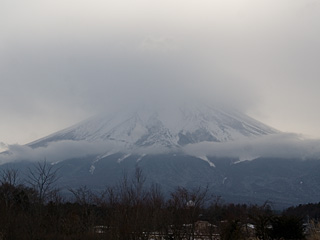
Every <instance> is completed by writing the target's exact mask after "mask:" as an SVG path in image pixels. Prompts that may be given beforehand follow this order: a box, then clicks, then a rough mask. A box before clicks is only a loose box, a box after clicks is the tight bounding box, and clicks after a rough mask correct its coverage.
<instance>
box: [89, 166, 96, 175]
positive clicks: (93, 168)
mask: <svg viewBox="0 0 320 240" xmlns="http://www.w3.org/2000/svg"><path fill="white" fill-rule="evenodd" d="M94 170H96V167H95V166H94V165H91V166H90V169H89V172H90V173H91V175H93V173H94Z"/></svg>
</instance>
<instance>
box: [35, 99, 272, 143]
mask: <svg viewBox="0 0 320 240" xmlns="http://www.w3.org/2000/svg"><path fill="white" fill-rule="evenodd" d="M276 132H277V131H276V130H274V129H272V128H270V127H268V126H266V125H264V124H262V123H260V122H258V121H256V120H254V119H252V118H250V117H248V116H246V115H244V114H241V113H239V112H236V111H229V110H228V111H227V110H225V109H220V108H217V107H213V106H208V105H204V104H195V103H191V104H182V105H180V106H178V107H176V106H173V105H172V106H167V107H162V108H156V107H150V106H148V107H147V106H143V107H139V108H136V109H129V110H122V111H118V112H113V113H107V114H106V113H104V114H100V115H98V116H95V117H92V118H90V119H88V120H86V121H84V122H81V123H79V124H77V125H74V126H72V127H70V128H67V129H65V130H62V131H60V132H57V133H55V134H52V135H50V136H48V137H46V138H43V139H40V140H38V141H36V142H33V143H31V144H30V145H31V146H39V145H45V144H46V143H48V142H53V141H59V140H75V141H80V140H85V141H89V142H95V141H100V142H101V141H106V142H107V141H112V142H113V143H119V144H121V145H123V146H125V147H126V148H129V149H137V148H142V147H148V148H150V147H153V148H157V147H165V148H169V149H172V148H180V147H181V146H184V145H187V144H192V143H199V142H204V141H209V142H226V141H234V140H239V139H242V138H250V137H256V136H261V135H267V134H272V133H276Z"/></svg>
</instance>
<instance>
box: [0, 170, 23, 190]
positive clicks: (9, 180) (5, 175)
mask: <svg viewBox="0 0 320 240" xmlns="http://www.w3.org/2000/svg"><path fill="white" fill-rule="evenodd" d="M0 183H1V184H2V185H3V184H9V185H11V186H16V185H18V184H19V177H18V170H17V169H13V168H7V169H3V170H2V171H1V179H0Z"/></svg>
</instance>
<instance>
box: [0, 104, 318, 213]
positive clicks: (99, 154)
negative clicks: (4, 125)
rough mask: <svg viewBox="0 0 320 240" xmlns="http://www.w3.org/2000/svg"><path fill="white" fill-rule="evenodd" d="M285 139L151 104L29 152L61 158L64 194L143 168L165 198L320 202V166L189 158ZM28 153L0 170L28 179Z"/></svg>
mask: <svg viewBox="0 0 320 240" xmlns="http://www.w3.org/2000/svg"><path fill="white" fill-rule="evenodd" d="M279 134H281V132H280V131H278V130H275V129H273V128H272V127H269V126H267V125H265V124H263V123H261V122H259V121H256V120H254V119H253V118H251V117H249V116H247V115H245V114H243V113H240V112H238V111H235V110H227V109H226V108H219V107H215V106H210V105H206V104H195V103H192V104H182V105H180V106H178V107H177V106H174V105H168V106H166V107H162V108H161V107H151V106H150V105H149V106H144V107H139V108H130V109H124V110H121V111H120V110H119V111H117V112H112V113H108V114H100V115H97V116H94V117H91V118H89V119H87V120H85V121H83V122H80V123H78V124H76V125H74V126H71V127H69V128H67V129H64V130H61V131H59V132H56V133H54V134H51V135H49V136H47V137H44V138H42V139H39V140H37V141H34V142H32V143H30V144H28V145H27V146H25V147H26V148H28V149H29V150H30V149H31V150H30V151H33V152H32V154H31V156H32V157H35V156H38V155H39V154H41V156H40V158H42V159H43V158H47V156H46V154H47V153H48V152H49V153H52V152H54V153H55V154H56V155H59V159H56V160H51V159H50V160H49V161H50V162H51V164H52V165H53V166H54V167H57V168H59V174H60V179H59V186H60V187H61V188H62V189H70V188H78V187H80V186H83V185H86V186H87V187H89V188H91V189H93V190H101V189H104V188H105V187H106V186H108V185H112V184H117V183H118V182H119V181H120V179H121V177H123V174H124V172H127V173H129V174H131V173H133V172H134V169H135V167H137V166H138V167H139V168H141V169H142V170H143V173H144V175H145V176H146V179H147V184H153V183H156V184H158V185H159V186H160V187H161V188H162V189H163V191H164V192H169V191H171V190H173V189H174V188H176V187H177V186H183V187H186V188H193V187H198V186H208V189H209V191H210V192H211V193H213V194H216V195H220V196H222V198H224V199H225V200H227V201H232V202H246V203H247V202H251V203H263V202H265V201H266V200H268V201H271V202H273V203H274V204H275V205H276V206H278V207H284V206H290V205H293V204H299V203H306V202H316V201H318V200H319V199H320V184H319V183H320V177H319V174H318V172H319V171H320V161H315V160H314V159H308V160H305V161H302V160H301V159H297V158H290V159H282V158H281V157H277V156H275V157H264V156H260V157H259V156H258V157H256V156H255V157H254V160H252V158H251V159H249V158H248V159H245V160H244V161H239V157H235V156H219V155H215V154H214V151H213V154H211V155H208V154H206V151H203V152H200V153H199V152H197V153H190V151H186V149H187V148H189V147H190V146H191V147H192V146H196V145H199V144H204V145H205V146H207V147H208V148H214V147H215V146H220V145H221V144H222V145H224V146H225V144H226V146H229V145H228V144H230V146H232V144H234V143H238V142H246V141H251V142H259V141H260V140H261V139H264V138H268V137H270V136H277V135H279ZM263 143H264V142H263ZM206 144H207V145H206ZM97 146H98V147H97ZM244 148H246V147H244ZM251 148H254V147H252V146H251ZM47 149H49V150H48V151H47ZM191 149H192V148H191ZM211 150H212V149H211ZM241 150H242V149H241ZM245 150H246V149H245ZM249 150H250V149H249ZM229 151H231V149H228V148H227V149H226V152H229ZM270 151H272V149H271V150H270ZM62 152H63V153H62ZM211 152H212V151H211ZM24 153H25V152H23V154H22V157H20V159H17V160H15V161H14V162H8V161H7V163H5V164H2V165H1V166H0V168H6V167H8V166H9V167H13V168H18V169H21V171H22V172H24V171H25V169H28V168H30V165H32V164H33V163H32V162H31V161H26V157H24V156H25V154H24ZM65 153H67V154H66V155H65ZM6 154H7V155H10V154H12V153H10V151H9V152H7V153H6ZM0 158H1V156H0ZM246 160H250V161H246ZM251 160H252V161H251Z"/></svg>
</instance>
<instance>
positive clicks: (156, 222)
mask: <svg viewBox="0 0 320 240" xmlns="http://www.w3.org/2000/svg"><path fill="white" fill-rule="evenodd" d="M56 180H57V172H56V171H54V170H53V168H52V166H51V165H48V164H46V163H45V162H44V163H39V164H38V165H35V168H34V169H30V171H29V175H28V177H27V178H26V180H25V181H24V184H22V183H20V181H19V176H18V172H17V171H16V170H12V169H7V170H5V171H3V172H2V177H1V185H0V216H1V218H0V239H8V240H10V239H21V240H23V239H30V240H33V239H48V240H49V239H50V240H51V239H52V240H53V239H54V240H59V239H61V240H64V239H68V240H69V239H75V240H76V239H77V240H81V239H86V240H90V239H111V240H113V239H114V240H117V239H120V240H137V239H142V240H144V239H222V240H233V239H234V240H236V239H237V240H238V239H240V240H241V239H261V240H267V239H306V238H307V239H310V240H311V239H320V234H319V232H318V231H319V229H320V228H319V226H318V225H317V220H318V218H319V214H320V204H309V205H300V206H298V207H292V208H289V209H287V210H285V211H284V212H282V213H275V212H274V211H272V209H271V207H270V204H268V203H265V204H264V205H262V206H257V205H249V206H248V205H245V204H241V205H240V204H238V205H234V204H223V203H222V201H221V199H220V198H219V197H216V196H209V195H208V191H207V188H200V187H199V188H197V189H193V190H187V189H185V188H177V189H175V190H174V191H172V192H171V193H170V197H164V195H163V193H162V192H161V189H159V187H157V186H156V185H153V186H149V187H146V186H145V184H144V183H145V178H144V176H143V174H142V172H141V170H140V169H139V168H137V169H136V171H135V175H134V177H133V178H128V177H127V176H126V175H124V176H123V179H122V181H120V182H119V184H117V185H116V186H110V187H107V188H106V189H105V190H104V191H102V192H99V193H95V192H92V191H91V190H90V189H88V188H86V187H81V188H78V189H72V190H70V192H71V193H72V195H73V199H72V200H71V199H69V200H65V199H63V198H62V197H61V195H60V194H59V191H58V190H57V189H55V188H54V183H55V182H56Z"/></svg>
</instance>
